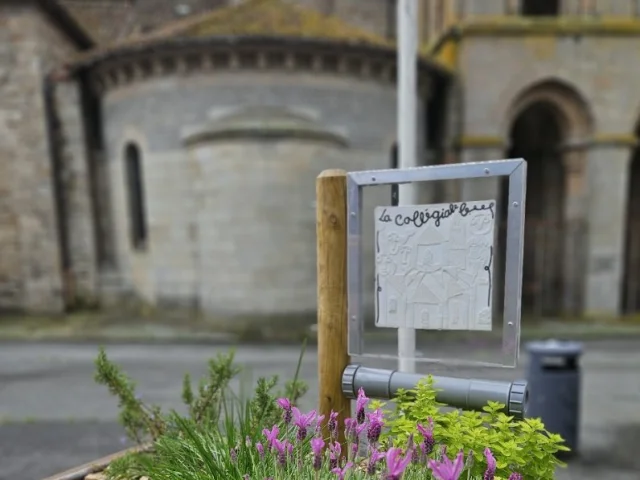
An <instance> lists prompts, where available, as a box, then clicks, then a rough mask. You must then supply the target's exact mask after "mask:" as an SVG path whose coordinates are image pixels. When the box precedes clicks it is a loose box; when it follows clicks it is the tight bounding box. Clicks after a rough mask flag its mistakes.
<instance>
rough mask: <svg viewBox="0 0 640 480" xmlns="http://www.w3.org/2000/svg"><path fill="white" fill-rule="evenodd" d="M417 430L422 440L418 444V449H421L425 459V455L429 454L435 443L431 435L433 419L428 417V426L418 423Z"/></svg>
mask: <svg viewBox="0 0 640 480" xmlns="http://www.w3.org/2000/svg"><path fill="white" fill-rule="evenodd" d="M418 431H419V432H420V435H422V438H423V441H422V443H421V444H420V450H422V455H423V457H424V459H426V457H427V455H430V454H431V452H432V451H433V447H434V446H435V444H436V440H435V438H434V437H433V420H432V419H431V418H429V428H425V427H424V426H423V425H421V424H418Z"/></svg>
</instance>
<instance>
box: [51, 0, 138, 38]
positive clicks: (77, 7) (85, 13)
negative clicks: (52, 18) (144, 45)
mask: <svg viewBox="0 0 640 480" xmlns="http://www.w3.org/2000/svg"><path fill="white" fill-rule="evenodd" d="M58 1H59V3H60V4H61V5H62V6H64V8H65V9H66V10H67V11H68V12H69V14H70V15H71V16H72V17H73V18H74V19H75V20H76V21H77V22H78V23H79V24H80V25H82V27H83V28H84V29H85V30H86V31H87V32H88V33H89V34H90V35H91V37H92V38H93V39H94V40H95V41H96V43H98V44H100V45H102V44H106V43H111V42H115V41H118V40H122V39H123V38H125V37H127V36H129V35H131V33H133V31H134V30H135V26H136V25H135V23H134V21H133V20H134V10H133V7H132V6H131V4H129V3H127V2H122V3H113V4H112V3H107V2H90V1H87V0H58Z"/></svg>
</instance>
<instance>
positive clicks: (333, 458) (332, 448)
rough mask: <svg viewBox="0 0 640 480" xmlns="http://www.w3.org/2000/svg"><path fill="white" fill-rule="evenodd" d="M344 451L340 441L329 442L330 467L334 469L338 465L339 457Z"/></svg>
mask: <svg viewBox="0 0 640 480" xmlns="http://www.w3.org/2000/svg"><path fill="white" fill-rule="evenodd" d="M341 453H342V448H341V447H340V443H339V442H333V443H330V444H329V468H330V469H331V470H333V469H334V468H336V467H337V466H338V459H339V458H340V454H341Z"/></svg>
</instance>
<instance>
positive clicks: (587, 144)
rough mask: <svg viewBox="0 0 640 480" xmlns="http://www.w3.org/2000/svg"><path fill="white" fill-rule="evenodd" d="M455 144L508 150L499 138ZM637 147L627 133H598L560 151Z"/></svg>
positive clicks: (476, 138)
mask: <svg viewBox="0 0 640 480" xmlns="http://www.w3.org/2000/svg"><path fill="white" fill-rule="evenodd" d="M456 144H457V145H458V146H459V147H460V148H462V149H482V148H501V149H504V150H506V149H507V148H509V142H508V140H507V139H504V138H502V137H499V136H491V135H485V136H482V135H463V136H461V137H460V138H459V139H458V141H457V142H456ZM637 145H638V139H637V138H636V136H634V135H632V134H627V133H598V134H596V135H594V136H593V137H591V138H574V139H569V140H567V141H566V142H565V143H564V145H562V146H561V147H560V149H561V150H581V149H589V148H595V147H626V148H635V147H636V146H637Z"/></svg>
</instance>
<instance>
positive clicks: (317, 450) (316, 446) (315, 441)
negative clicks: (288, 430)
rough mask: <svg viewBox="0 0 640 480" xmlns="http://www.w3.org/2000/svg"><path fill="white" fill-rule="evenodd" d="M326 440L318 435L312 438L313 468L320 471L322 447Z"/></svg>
mask: <svg viewBox="0 0 640 480" xmlns="http://www.w3.org/2000/svg"><path fill="white" fill-rule="evenodd" d="M323 448H324V440H323V439H321V438H318V437H315V438H312V439H311V451H312V452H313V469H314V470H316V471H318V470H320V467H322V449H323Z"/></svg>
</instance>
